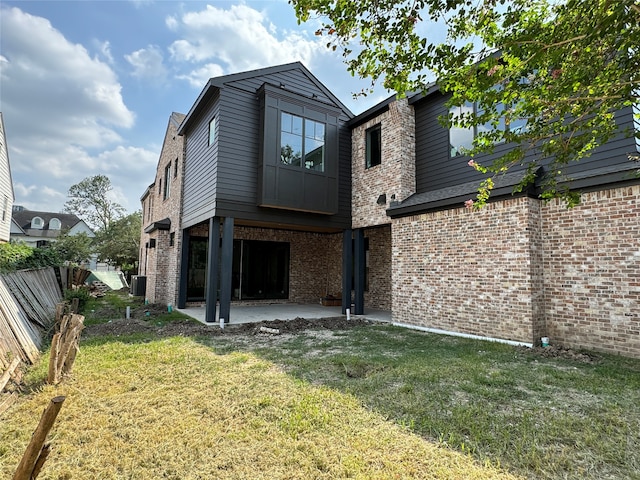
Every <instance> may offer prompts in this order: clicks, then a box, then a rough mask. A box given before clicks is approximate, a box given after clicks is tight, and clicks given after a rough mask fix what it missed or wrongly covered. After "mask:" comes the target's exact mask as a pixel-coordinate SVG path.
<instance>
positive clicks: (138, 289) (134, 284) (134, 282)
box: [131, 275, 147, 297]
mask: <svg viewBox="0 0 640 480" xmlns="http://www.w3.org/2000/svg"><path fill="white" fill-rule="evenodd" d="M146 293H147V277H145V276H143V275H133V276H132V277H131V295H133V296H134V297H144V296H145V295H146Z"/></svg>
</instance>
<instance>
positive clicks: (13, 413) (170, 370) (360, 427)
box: [0, 337, 516, 480]
mask: <svg viewBox="0 0 640 480" xmlns="http://www.w3.org/2000/svg"><path fill="white" fill-rule="evenodd" d="M43 358H46V356H45V357H43ZM45 368H46V367H45V366H44V365H40V366H39V367H38V369H36V370H35V371H34V372H33V373H32V375H31V378H42V376H44V369H45ZM32 387H36V386H34V385H33V384H32ZM57 395H66V397H67V399H66V401H65V403H64V405H63V407H62V410H61V412H60V415H59V416H58V420H57V422H56V425H55V426H54V429H53V430H52V434H51V439H52V443H53V452H52V454H51V455H50V457H49V459H48V460H47V462H46V464H45V467H44V469H43V471H42V473H41V475H40V477H39V478H40V479H42V480H46V479H58V480H59V479H71V478H74V479H89V478H91V479H94V478H96V479H159V478H166V479H181V480H183V479H302V478H310V479H323V478H326V479H329V478H331V479H334V478H362V479H387V478H389V479H395V478H433V479H461V478H465V479H513V478H516V477H514V476H512V475H510V474H508V473H505V472H503V471H500V470H499V469H496V468H494V467H491V466H483V465H479V464H478V463H476V462H475V461H474V460H473V459H472V458H471V457H470V456H468V455H464V454H461V453H457V452H454V451H451V450H449V449H447V448H444V447H443V446H442V445H437V444H434V443H431V442H428V441H425V440H424V439H423V438H421V437H419V436H418V435H415V434H413V433H411V432H410V431H409V430H407V429H406V428H402V427H400V426H398V425H397V424H395V423H393V422H390V421H388V420H387V419H385V418H384V417H383V416H381V415H380V414H377V413H375V412H373V411H371V410H369V409H367V408H364V407H363V406H362V405H361V403H360V401H359V400H358V399H357V398H356V397H354V396H352V395H349V394H346V393H340V392H338V391H336V390H333V389H330V388H328V387H324V386H318V385H311V384H309V383H307V382H304V381H301V380H296V379H295V378H293V377H291V376H289V375H287V374H285V373H284V372H282V371H281V370H280V368H279V367H277V366H275V365H274V364H273V363H271V362H269V361H267V360H264V359H261V358H259V357H258V356H256V355H254V354H253V353H250V352H245V353H242V352H237V351H236V352H229V353H226V354H221V353H215V351H214V350H213V349H211V348H208V347H206V346H203V345H202V344H199V343H196V342H195V341H194V340H192V339H188V338H180V337H174V338H167V339H160V340H153V341H149V340H143V341H140V342H129V343H126V342H121V341H110V342H104V341H93V342H90V343H88V344H85V345H83V347H82V350H81V352H80V354H79V356H78V358H77V361H76V365H75V368H74V373H73V377H72V378H70V379H67V381H66V382H65V383H64V384H62V385H60V386H58V387H52V386H46V385H41V386H39V387H37V388H35V389H34V392H33V393H32V394H30V395H28V396H26V397H25V398H23V399H22V400H21V401H20V402H19V403H18V404H17V405H16V406H14V407H13V408H12V409H11V410H10V411H9V412H7V413H6V414H5V416H4V417H3V418H2V422H1V423H0V438H2V442H1V444H0V476H2V478H8V477H10V476H11V474H12V473H13V470H14V468H15V466H16V465H17V464H18V462H19V459H20V456H21V455H22V452H23V451H24V448H25V447H26V445H27V443H28V441H29V437H30V435H31V433H32V431H33V429H34V428H35V425H36V424H37V421H38V419H39V417H40V414H41V412H42V410H43V408H44V407H45V406H46V405H47V403H48V402H49V400H50V399H51V398H53V397H54V396H57Z"/></svg>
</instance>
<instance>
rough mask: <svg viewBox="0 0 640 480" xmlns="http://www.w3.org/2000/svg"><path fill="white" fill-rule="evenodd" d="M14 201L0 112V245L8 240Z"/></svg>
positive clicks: (2, 119) (7, 151)
mask: <svg viewBox="0 0 640 480" xmlns="http://www.w3.org/2000/svg"><path fill="white" fill-rule="evenodd" d="M14 200H15V195H14V193H13V180H12V179H11V164H10V163H9V150H8V148H7V137H6V134H5V130H4V118H3V117H2V112H0V210H1V212H0V243H6V242H8V241H9V238H10V231H11V211H12V209H13V202H14Z"/></svg>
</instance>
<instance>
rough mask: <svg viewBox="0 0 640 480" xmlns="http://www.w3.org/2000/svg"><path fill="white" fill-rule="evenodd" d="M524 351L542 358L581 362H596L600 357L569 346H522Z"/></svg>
mask: <svg viewBox="0 0 640 480" xmlns="http://www.w3.org/2000/svg"><path fill="white" fill-rule="evenodd" d="M522 348H523V349H524V351H525V352H527V353H529V354H534V355H538V356H540V357H544V358H563V359H567V360H573V361H574V362H581V363H597V362H599V361H600V357H599V356H597V355H595V354H593V353H590V352H581V351H576V350H571V349H570V348H565V347H557V346H550V347H534V348H526V347H522Z"/></svg>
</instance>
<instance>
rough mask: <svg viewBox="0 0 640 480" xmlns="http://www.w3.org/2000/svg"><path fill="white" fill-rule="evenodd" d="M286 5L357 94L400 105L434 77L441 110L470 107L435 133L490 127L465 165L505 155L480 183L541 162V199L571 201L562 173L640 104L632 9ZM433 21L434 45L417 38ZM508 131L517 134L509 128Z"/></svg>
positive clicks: (379, 1) (528, 3)
mask: <svg viewBox="0 0 640 480" xmlns="http://www.w3.org/2000/svg"><path fill="white" fill-rule="evenodd" d="M290 1H291V3H292V5H293V6H294V8H295V11H296V15H297V17H298V19H299V21H307V20H309V19H310V18H311V15H312V14H314V15H319V16H320V17H322V18H323V19H325V20H326V21H325V22H324V24H323V27H322V28H321V29H319V31H318V33H320V34H322V35H324V36H325V37H326V38H327V40H328V42H327V44H328V46H330V48H332V49H334V50H335V49H341V50H342V52H343V55H344V57H345V61H346V64H347V68H348V71H349V72H350V73H352V74H353V75H358V76H359V77H362V78H369V79H370V80H371V82H372V83H371V87H370V88H369V89H368V90H364V91H363V92H361V94H365V95H366V94H367V93H370V92H372V90H373V87H374V86H375V85H376V84H377V83H380V82H381V83H382V85H383V87H385V88H387V89H390V90H393V91H396V92H397V93H398V94H400V95H404V94H406V93H407V92H419V91H426V90H427V89H428V87H429V85H430V82H431V80H432V79H433V78H437V81H438V83H439V85H440V88H441V90H442V91H444V92H446V93H448V94H450V100H449V105H450V106H460V105H463V104H464V103H465V102H468V101H471V102H476V103H477V105H478V108H477V110H476V111H477V112H480V114H479V115H478V114H476V113H474V114H472V115H471V116H470V117H469V118H462V117H456V118H451V117H449V118H446V119H443V123H444V124H445V125H447V126H449V125H453V124H456V125H459V126H467V127H468V126H478V125H493V129H492V130H491V131H490V132H487V133H486V134H483V135H479V136H478V137H477V140H476V143H475V144H474V148H473V150H472V151H471V152H469V153H470V155H471V156H472V157H476V156H479V155H482V154H483V153H487V152H491V151H492V149H493V146H494V144H495V143H499V142H508V143H510V144H511V145H513V151H512V152H509V153H508V154H506V155H505V156H504V157H503V158H501V159H498V160H497V161H496V162H495V164H494V165H487V166H486V168H487V174H488V175H496V174H499V173H501V172H504V171H505V169H508V168H513V167H518V168H525V169H526V170H527V172H529V171H537V166H538V165H539V164H540V163H542V162H543V161H546V162H547V163H548V162H549V160H548V159H551V161H550V164H549V165H548V172H550V174H548V175H547V177H546V178H545V181H544V184H543V188H544V192H543V195H542V197H543V198H553V197H562V198H565V200H567V202H568V204H570V205H571V204H573V203H574V202H575V195H574V194H572V193H570V192H568V191H567V190H566V189H562V188H559V187H558V185H559V181H560V180H562V179H563V176H564V172H565V171H566V166H567V165H568V164H569V163H570V162H574V161H578V160H580V159H581V158H584V157H586V156H588V155H589V154H590V152H591V151H592V150H593V149H594V148H596V147H597V146H598V145H602V144H603V143H605V142H607V141H608V140H609V139H611V138H612V136H613V135H615V134H616V133H617V132H618V126H617V125H616V123H615V112H616V111H618V110H620V109H621V108H623V107H628V106H630V105H633V104H637V102H638V101H639V100H638V95H639V93H638V92H639V91H640V6H639V5H638V4H637V3H636V2H635V1H634V0H620V1H616V0H565V1H563V2H555V1H552V0H512V1H510V2H505V1H504V0H480V1H471V0H421V1H396V0H363V1H360V2H351V1H345V0H337V1H333V0H290ZM438 21H439V22H440V24H441V25H444V27H445V28H446V32H447V38H446V40H445V41H444V42H440V43H434V42H431V41H429V39H428V38H427V37H426V36H424V34H422V33H419V31H420V32H423V31H425V30H426V29H425V28H424V27H425V24H429V25H432V24H434V23H435V22H438ZM423 22H424V23H423ZM496 86H498V87H499V88H496ZM636 115H637V114H636ZM452 121H454V122H457V123H452ZM515 121H517V122H518V123H519V124H521V125H522V124H526V128H519V129H518V130H514V129H510V128H509V127H508V125H510V124H513V123H514V122H515ZM639 121H640V119H639ZM500 126H502V128H500ZM635 135H636V136H637V137H638V136H639V135H640V132H638V131H636V132H635ZM639 138H640V137H639ZM526 152H535V153H536V155H535V156H531V155H529V156H527V157H526V158H527V159H532V160H527V161H528V162H531V163H532V164H523V163H522V162H523V159H524V158H525V155H524V154H525V153H526ZM545 159H546V160H545ZM533 178H534V177H533V176H532V175H527V176H526V180H527V181H530V180H532V179H533ZM520 188H524V186H521V187H520ZM481 193H482V192H481ZM481 203H482V201H480V204H481Z"/></svg>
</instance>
